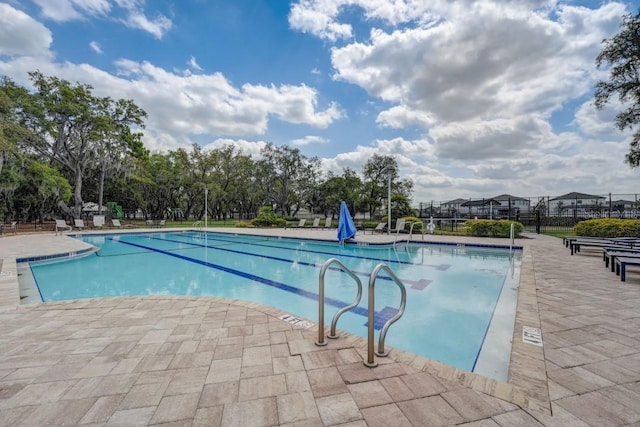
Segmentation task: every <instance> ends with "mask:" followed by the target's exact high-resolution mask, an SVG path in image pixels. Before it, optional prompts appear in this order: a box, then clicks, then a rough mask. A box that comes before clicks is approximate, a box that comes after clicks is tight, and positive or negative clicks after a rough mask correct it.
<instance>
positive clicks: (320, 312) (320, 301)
mask: <svg viewBox="0 0 640 427" xmlns="http://www.w3.org/2000/svg"><path fill="white" fill-rule="evenodd" d="M332 264H336V265H338V267H340V269H341V270H342V271H344V272H345V273H347V274H348V275H349V276H350V277H351V278H352V279H353V280H355V282H356V284H357V285H358V294H357V295H356V299H355V300H354V301H353V302H352V303H351V304H349V305H346V306H344V307H342V308H341V309H340V310H338V311H336V314H334V315H333V319H332V320H331V329H330V331H329V335H327V338H331V339H336V338H338V335H336V325H337V323H338V319H339V318H340V316H342V314H343V313H345V312H347V311H349V310H351V309H352V308H355V307H357V306H358V304H360V300H361V299H362V281H361V280H360V278H359V277H358V276H356V274H355V273H354V272H353V271H351V270H350V269H349V268H348V267H347V266H346V265H344V264H343V263H342V262H341V261H340V260H339V259H337V258H329V259H328V260H326V261H325V263H324V264H322V268H320V277H319V279H318V341H316V345H319V346H325V345H327V344H328V342H327V341H325V339H324V276H325V274H326V272H327V270H328V269H329V267H331V265H332Z"/></svg>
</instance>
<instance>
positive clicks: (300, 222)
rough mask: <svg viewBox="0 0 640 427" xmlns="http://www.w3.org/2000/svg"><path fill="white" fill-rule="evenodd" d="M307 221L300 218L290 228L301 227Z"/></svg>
mask: <svg viewBox="0 0 640 427" xmlns="http://www.w3.org/2000/svg"><path fill="white" fill-rule="evenodd" d="M306 222H307V220H306V219H301V220H300V221H298V224H297V225H294V226H292V227H291V228H302V227H304V224H305V223H306Z"/></svg>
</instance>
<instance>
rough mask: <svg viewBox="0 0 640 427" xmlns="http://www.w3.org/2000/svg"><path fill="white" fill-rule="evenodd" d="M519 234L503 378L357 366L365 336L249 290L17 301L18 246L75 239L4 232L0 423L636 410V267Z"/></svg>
mask: <svg viewBox="0 0 640 427" xmlns="http://www.w3.org/2000/svg"><path fill="white" fill-rule="evenodd" d="M155 231H157V230H155ZM211 231H225V232H228V231H230V230H229V229H221V230H214V229H211ZM237 231H238V233H256V232H257V231H259V232H261V233H263V234H271V235H274V236H277V235H283V236H295V237H309V238H327V239H331V238H333V237H335V235H334V234H335V233H334V232H331V231H315V230H299V229H295V230H240V229H238V230H237ZM256 234H257V233H256ZM531 237H532V238H531V239H522V240H518V242H517V243H518V244H522V245H523V246H524V253H523V263H522V272H521V282H520V288H519V296H518V311H517V316H516V327H515V329H514V342H513V349H512V358H511V365H510V378H509V383H500V382H497V381H494V380H491V379H488V378H484V377H481V376H479V375H475V374H472V373H469V372H465V371H461V370H459V369H455V368H452V367H450V366H447V365H443V364H440V363H437V362H434V361H430V360H427V359H424V358H421V357H418V356H415V355H412V354H409V353H405V352H402V351H398V350H395V349H394V350H392V352H391V356H390V357H389V358H387V359H382V358H380V359H378V362H379V363H380V366H379V367H377V368H375V369H369V368H366V367H365V366H364V365H363V364H362V360H363V358H364V357H365V356H366V347H365V345H366V343H365V342H364V340H363V339H361V338H359V337H354V336H351V335H348V334H343V336H342V337H341V338H340V339H338V340H330V342H329V345H328V346H327V347H317V346H315V345H314V344H313V342H314V341H315V339H316V338H317V337H316V334H317V329H315V328H316V327H317V326H314V327H311V328H308V329H304V328H297V327H296V325H293V324H290V323H287V322H286V321H283V320H280V319H279V317H280V316H282V315H284V314H286V313H283V312H281V311H279V310H276V309H273V308H271V307H267V306H264V305H259V304H254V303H249V302H245V301H238V300H228V299H220V298H209V297H197V298H191V297H165V296H150V297H130V298H124V297H123V298H98V299H89V300H78V301H67V302H56V303H47V304H29V305H20V304H19V301H20V293H19V291H18V289H17V283H16V282H17V280H16V277H17V269H16V263H15V259H16V258H24V257H30V256H40V255H49V254H54V253H72V252H77V251H78V250H82V249H83V248H84V247H83V246H82V245H84V243H82V242H79V241H78V240H76V239H71V238H68V237H66V236H53V234H52V233H50V234H48V235H45V234H41V235H21V234H18V235H17V236H7V237H2V238H0V259H3V261H2V267H1V268H2V272H5V271H6V272H11V274H7V275H2V276H0V426H2V425H11V426H14V425H25V426H28V425H62V424H65V425H79V424H86V425H132V424H142V425H149V424H162V423H175V424H176V425H339V424H348V425H352V426H358V425H362V426H364V425H370V426H373V425H416V426H418V425H420V426H422V425H455V424H464V423H470V424H473V425H487V426H491V425H493V426H495V425H505V426H506V425H561V424H562V425H605V424H606V425H628V424H632V423H636V422H639V421H640V404H639V402H640V332H639V331H640V274H637V273H634V272H633V271H631V272H629V275H628V278H627V281H626V282H620V281H619V279H618V278H617V277H616V276H615V275H613V274H612V273H610V272H609V271H608V270H607V269H605V268H604V266H603V265H602V261H601V260H600V257H599V256H598V255H597V253H595V252H594V253H593V254H592V255H589V254H588V253H587V252H586V251H585V253H583V254H581V255H575V256H570V255H569V251H568V250H567V249H566V248H564V246H562V244H561V241H560V240H559V239H556V238H551V237H547V236H531ZM419 238H420V237H419ZM358 240H361V241H365V242H383V241H388V237H387V236H385V235H382V236H381V235H364V236H361V235H358ZM425 240H430V241H440V242H462V243H473V242H480V243H490V244H502V245H504V244H508V242H507V241H506V240H499V239H490V240H485V239H482V240H478V239H471V238H459V237H442V236H425ZM307 320H309V321H311V322H313V321H314V320H313V319H307ZM523 326H526V327H533V328H539V329H540V330H541V331H542V339H543V346H538V345H534V344H532V343H527V342H524V341H523V340H522V330H523V329H522V328H523ZM391 332H392V331H391Z"/></svg>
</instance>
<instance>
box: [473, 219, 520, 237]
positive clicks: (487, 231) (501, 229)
mask: <svg viewBox="0 0 640 427" xmlns="http://www.w3.org/2000/svg"><path fill="white" fill-rule="evenodd" d="M511 224H514V227H513V235H514V237H517V236H519V235H520V234H522V232H523V231H524V225H522V223H519V222H516V221H509V220H507V219H501V220H497V221H496V220H490V219H472V220H468V221H465V223H464V226H465V228H466V229H467V232H468V234H470V235H472V236H479V237H509V236H510V234H511Z"/></svg>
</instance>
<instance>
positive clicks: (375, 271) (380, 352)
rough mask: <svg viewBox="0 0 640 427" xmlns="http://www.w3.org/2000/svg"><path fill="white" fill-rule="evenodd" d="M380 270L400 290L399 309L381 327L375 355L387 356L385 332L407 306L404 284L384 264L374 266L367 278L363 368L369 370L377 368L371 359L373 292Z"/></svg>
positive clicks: (376, 363)
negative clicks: (365, 348)
mask: <svg viewBox="0 0 640 427" xmlns="http://www.w3.org/2000/svg"><path fill="white" fill-rule="evenodd" d="M380 270H385V271H386V272H387V274H388V275H389V276H390V277H391V278H392V279H393V281H394V282H396V285H398V287H399V288H400V308H398V312H397V313H396V315H395V316H393V317H392V318H391V319H389V320H387V322H386V323H385V324H384V326H383V327H382V330H381V331H380V337H379V338H378V351H376V352H375V354H376V355H377V356H379V357H386V356H388V355H389V352H385V351H384V340H385V338H386V335H387V330H388V329H389V327H390V326H391V325H392V324H393V323H395V322H396V321H397V320H398V319H399V318H400V317H402V315H403V314H404V309H405V307H406V305H407V290H406V288H405V287H404V284H403V283H402V281H400V279H398V276H396V275H395V274H394V273H393V271H391V269H390V268H389V266H387V265H386V264H384V263H380V264H378V265H376V267H375V268H374V269H373V271H372V272H371V277H370V278H369V308H368V333H367V360H366V362H364V365H365V366H368V367H369V368H375V367H376V366H378V362H376V361H375V360H374V358H373V353H374V351H373V327H374V320H375V319H374V311H375V292H374V287H375V284H376V279H377V278H378V273H380Z"/></svg>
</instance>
